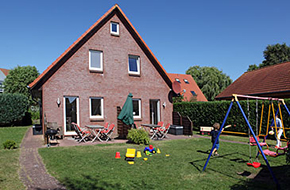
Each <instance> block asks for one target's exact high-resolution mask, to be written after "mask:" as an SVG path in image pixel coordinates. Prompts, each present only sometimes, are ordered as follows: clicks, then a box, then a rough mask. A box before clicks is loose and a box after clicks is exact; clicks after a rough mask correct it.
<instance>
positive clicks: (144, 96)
mask: <svg viewBox="0 0 290 190" xmlns="http://www.w3.org/2000/svg"><path fill="white" fill-rule="evenodd" d="M29 87H30V88H31V90H32V92H33V94H34V95H38V96H39V97H41V100H42V112H43V115H44V114H45V116H46V119H47V121H51V122H57V123H58V125H61V126H63V128H64V134H65V135H74V131H73V130H72V129H71V126H70V123H71V122H76V123H78V124H79V125H80V126H85V125H88V124H100V125H103V124H104V123H105V122H109V123H114V124H115V125H117V116H118V115H117V107H122V106H123V104H124V102H125V101H126V98H127V96H128V94H129V93H132V94H133V104H134V120H135V122H136V123H137V125H140V124H143V123H157V122H158V121H163V122H164V123H171V122H172V110H173V106H172V103H171V102H170V101H169V98H168V94H169V92H170V90H171V81H170V79H169V77H168V75H167V73H166V71H165V70H164V68H163V67H162V65H161V64H160V63H159V61H158V60H157V58H156V57H155V56H154V54H153V53H152V52H151V50H150V49H149V47H148V46H147V45H146V43H145V42H144V41H143V39H142V38H141V36H140V35H139V34H138V32H137V31H136V29H135V28H134V27H133V25H132V24H131V22H130V21H129V20H128V18H127V17H126V16H125V14H124V13H123V11H122V10H121V9H120V7H119V6H118V5H115V6H113V7H112V8H111V9H110V10H109V11H108V12H106V13H105V14H104V15H103V16H102V17H101V18H100V19H99V20H98V21H97V22H96V23H95V24H94V25H93V26H91V27H90V28H89V29H88V30H87V31H86V32H85V33H84V34H83V35H82V36H81V37H80V38H79V39H77V40H76V41H75V42H74V43H73V44H72V45H71V46H70V47H69V48H68V49H67V50H66V51H65V52H64V53H63V54H62V55H61V56H60V57H59V58H58V59H56V60H55V61H54V62H53V63H52V64H51V65H50V66H49V67H48V68H47V69H46V70H45V71H44V72H43V73H42V74H41V75H40V76H39V77H38V78H37V79H35V81H34V82H32V83H31V84H30V85H29ZM115 135H117V130H115Z"/></svg>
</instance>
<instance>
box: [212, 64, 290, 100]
mask: <svg viewBox="0 0 290 190" xmlns="http://www.w3.org/2000/svg"><path fill="white" fill-rule="evenodd" d="M232 94H242V95H255V96H270V97H278V98H289V97H290V62H286V63H280V64H276V65H272V66H268V67H264V68H261V69H258V70H254V71H250V72H245V73H244V74H243V75H242V76H240V77H239V78H238V79H237V80H236V81H235V82H233V83H232V84H231V85H229V86H228V87H227V88H226V89H225V90H224V91H222V92H221V93H220V94H219V95H218V96H216V97H215V99H218V100H221V99H229V98H230V97H232Z"/></svg>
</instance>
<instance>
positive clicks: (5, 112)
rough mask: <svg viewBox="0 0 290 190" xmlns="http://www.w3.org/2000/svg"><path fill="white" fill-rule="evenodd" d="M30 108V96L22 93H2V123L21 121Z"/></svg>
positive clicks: (0, 104)
mask: <svg viewBox="0 0 290 190" xmlns="http://www.w3.org/2000/svg"><path fill="white" fill-rule="evenodd" d="M27 109H28V98H27V97H26V96H24V95H22V94H9V93H7V94H5V93H4V94H0V124H2V125H3V124H11V123H15V122H18V121H21V120H22V118H23V116H25V113H26V112H27Z"/></svg>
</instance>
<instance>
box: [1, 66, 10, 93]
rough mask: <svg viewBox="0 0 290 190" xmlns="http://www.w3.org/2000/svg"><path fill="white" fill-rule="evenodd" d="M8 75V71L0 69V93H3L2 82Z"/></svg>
mask: <svg viewBox="0 0 290 190" xmlns="http://www.w3.org/2000/svg"><path fill="white" fill-rule="evenodd" d="M8 73H9V70H8V69H2V68H0V93H3V92H4V86H3V82H4V79H5V78H6V76H7V75H8Z"/></svg>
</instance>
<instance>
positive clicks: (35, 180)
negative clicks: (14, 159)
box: [19, 128, 65, 190]
mask: <svg viewBox="0 0 290 190" xmlns="http://www.w3.org/2000/svg"><path fill="white" fill-rule="evenodd" d="M42 146H43V141H42V136H41V135H39V136H32V128H30V129H29V130H28V132H27V133H26V135H25V137H24V139H23V140H22V143H21V149H20V157H19V163H20V173H19V175H20V179H21V180H22V182H23V184H24V185H25V186H26V188H27V189H29V190H30V189H35V190H36V189H37V190H42V189H52V190H57V189H65V187H64V186H62V185H61V184H60V183H59V182H58V181H57V180H56V179H55V178H54V177H52V176H51V175H49V174H48V173H47V171H46V169H45V166H44V164H43V161H42V158H41V157H40V155H39V154H38V148H40V147H42Z"/></svg>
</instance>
